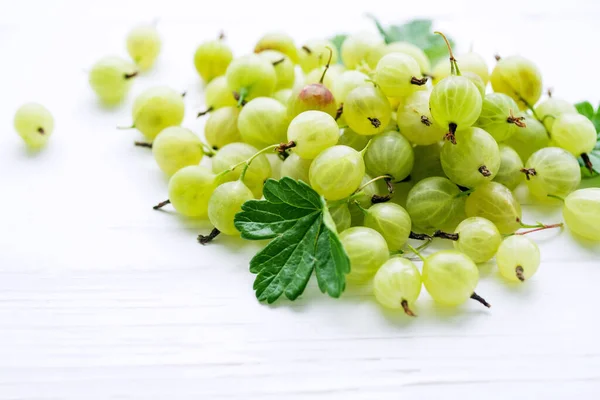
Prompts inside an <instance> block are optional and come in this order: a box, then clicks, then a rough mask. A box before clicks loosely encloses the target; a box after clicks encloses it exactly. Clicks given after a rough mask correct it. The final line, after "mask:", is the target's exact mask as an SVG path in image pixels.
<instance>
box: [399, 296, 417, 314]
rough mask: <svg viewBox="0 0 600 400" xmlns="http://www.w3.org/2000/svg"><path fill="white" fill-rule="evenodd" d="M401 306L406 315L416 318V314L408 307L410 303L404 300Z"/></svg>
mask: <svg viewBox="0 0 600 400" xmlns="http://www.w3.org/2000/svg"><path fill="white" fill-rule="evenodd" d="M400 305H401V306H402V309H403V310H404V312H405V313H406V315H409V316H411V317H416V314H415V313H414V312H412V310H411V309H410V307H409V306H408V301H406V300H404V299H402V301H401V302H400Z"/></svg>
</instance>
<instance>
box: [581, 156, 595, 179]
mask: <svg viewBox="0 0 600 400" xmlns="http://www.w3.org/2000/svg"><path fill="white" fill-rule="evenodd" d="M581 159H582V160H583V164H584V165H585V167H586V168H587V169H588V171H590V174H592V175H594V164H592V160H590V157H589V156H588V155H587V153H581Z"/></svg>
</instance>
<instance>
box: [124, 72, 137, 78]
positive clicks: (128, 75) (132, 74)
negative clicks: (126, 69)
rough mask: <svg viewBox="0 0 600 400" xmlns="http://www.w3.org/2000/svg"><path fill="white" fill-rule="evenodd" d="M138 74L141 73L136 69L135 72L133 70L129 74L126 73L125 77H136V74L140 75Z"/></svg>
mask: <svg viewBox="0 0 600 400" xmlns="http://www.w3.org/2000/svg"><path fill="white" fill-rule="evenodd" d="M138 74H139V72H138V71H134V72H131V73H129V74H124V75H123V78H125V79H131V78H135V77H136V76H138Z"/></svg>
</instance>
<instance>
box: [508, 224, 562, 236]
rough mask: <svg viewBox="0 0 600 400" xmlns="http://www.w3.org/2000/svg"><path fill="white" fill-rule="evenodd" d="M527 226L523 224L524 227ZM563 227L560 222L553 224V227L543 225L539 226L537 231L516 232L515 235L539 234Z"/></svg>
mask: <svg viewBox="0 0 600 400" xmlns="http://www.w3.org/2000/svg"><path fill="white" fill-rule="evenodd" d="M523 225H525V224H521V226H523ZM526 227H531V226H526ZM562 227H563V223H562V222H559V223H558V224H551V225H542V226H539V225H538V226H537V228H535V229H530V230H528V231H523V232H516V233H515V235H526V234H528V233H533V232H538V231H543V230H546V229H552V228H562Z"/></svg>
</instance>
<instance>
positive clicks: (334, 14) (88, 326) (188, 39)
mask: <svg viewBox="0 0 600 400" xmlns="http://www.w3.org/2000/svg"><path fill="white" fill-rule="evenodd" d="M366 11H369V12H372V13H374V14H376V15H378V16H380V17H381V19H382V20H383V21H384V22H402V21H403V20H406V19H410V18H413V17H416V16H430V17H433V18H435V20H436V26H437V27H438V28H440V29H442V30H443V31H445V32H447V33H449V34H450V35H452V36H453V37H454V38H455V39H456V41H457V43H459V49H458V52H460V51H461V50H463V51H466V50H468V48H469V47H470V46H473V48H474V49H475V50H476V51H478V52H480V53H481V54H483V55H484V56H485V57H486V59H487V60H489V62H490V65H493V57H492V56H493V54H494V53H496V52H498V53H500V54H504V55H508V54H513V53H521V54H523V55H526V56H527V57H529V58H531V59H532V60H534V61H535V62H536V63H537V64H538V65H539V66H540V68H541V70H542V72H543V75H544V79H545V85H546V86H552V87H554V88H555V95H557V96H561V97H564V98H566V99H568V100H570V101H573V102H575V101H580V100H583V99H589V100H592V101H593V103H595V104H597V102H598V100H600V80H598V64H599V63H598V61H599V58H598V43H599V39H598V38H599V37H600V28H599V27H598V26H599V22H598V21H599V18H600V6H598V2H596V1H568V2H567V1H565V2H558V1H535V2H534V1H531V2H525V1H502V2H483V1H452V2H450V1H447V2H443V1H439V2H432V1H429V2H403V1H394V2H383V1H368V2H364V1H363V2H349V1H344V2H338V1H335V2H334V1H304V2H287V1H273V2H266V1H256V0H254V1H244V2H242V1H239V2H237V1H224V0H223V1H216V2H215V1H204V0H202V1H200V0H197V1H180V0H170V1H155V0H147V1H135V2H134V1H113V0H104V1H98V2H89V1H67V0H62V1H49V0H47V1H41V0H40V1H33V0H28V1H25V0H20V1H12V0H1V1H0V54H1V60H2V62H1V67H0V68H1V70H2V73H1V74H0V399H3V400H4V399H6V400H7V399H47V400H50V399H73V400H80V399H86V400H96V399H145V400H150V399H157V400H159V399H160V400H163V399H165V400H166V399H236V398H240V399H306V398H309V397H310V398H311V399H337V398H340V399H397V398H403V397H404V396H407V397H406V398H414V399H421V398H426V399H427V398H436V399H439V398H449V399H454V398H461V399H466V398H478V399H507V398H510V399H533V398H536V399H565V398H579V399H597V398H599V397H600V339H599V338H600V324H599V323H598V315H599V311H598V305H597V303H598V301H597V298H598V297H597V293H598V285H599V283H600V261H599V256H600V248H599V246H597V245H596V246H594V245H592V244H584V243H580V242H577V241H575V240H574V239H573V238H571V236H570V234H569V232H568V231H563V232H559V231H556V232H544V233H540V234H537V235H536V236H534V239H536V240H537V241H538V243H539V245H540V247H541V250H542V259H543V263H542V266H541V268H540V271H539V273H538V274H537V275H536V276H535V277H534V278H533V279H532V280H531V281H529V282H526V283H525V284H524V285H507V284H506V283H505V282H503V281H502V280H501V279H499V278H498V276H497V272H496V270H495V267H493V266H492V265H489V266H483V267H482V268H481V282H480V286H479V288H478V292H479V293H480V294H482V295H483V296H484V297H486V299H488V300H489V301H490V303H492V305H493V307H492V308H491V309H490V310H487V309H485V308H483V307H482V306H480V305H479V304H477V303H475V302H469V303H468V304H466V305H464V306H463V307H461V308H459V309H456V310H447V309H443V308H439V307H437V306H435V305H434V304H433V303H432V302H431V300H430V298H429V297H428V296H427V294H426V293H425V292H424V293H423V295H422V296H421V299H420V300H419V301H418V304H417V306H416V311H417V312H418V314H419V317H418V318H415V319H409V318H407V317H405V316H404V315H400V314H399V313H393V312H384V311H382V310H381V309H380V308H379V307H378V306H377V304H375V302H374V300H373V298H372V297H371V296H370V295H369V293H370V292H369V290H368V288H353V289H349V290H348V291H347V293H346V294H345V296H344V298H343V299H341V300H338V301H336V300H332V299H329V298H327V297H325V296H322V295H320V294H319V293H318V289H316V288H315V287H314V286H311V287H310V288H309V289H308V290H307V293H305V295H304V296H302V298H301V299H300V300H298V301H296V302H294V303H290V302H286V301H281V302H279V304H277V305H274V306H266V305H261V304H259V303H257V301H256V300H255V297H254V293H253V291H252V281H253V278H254V277H253V275H251V274H250V273H249V272H248V267H247V266H248V261H249V259H250V258H251V256H252V255H253V254H254V253H255V252H256V250H257V249H258V248H259V247H258V245H257V244H256V243H248V242H243V241H241V240H240V239H232V238H226V237H220V238H219V239H218V240H217V241H215V242H214V243H213V244H211V245H210V246H206V247H202V246H200V245H199V244H197V243H196V240H195V237H196V235H197V234H198V233H200V232H207V231H208V230H209V228H210V227H209V226H208V225H207V224H206V223H198V222H189V221H185V220H183V219H181V218H180V217H179V216H178V215H177V214H176V213H174V212H156V211H153V210H152V209H151V206H152V205H154V204H155V203H157V202H158V201H161V200H163V199H165V198H166V183H167V179H166V178H165V177H164V176H163V175H162V174H161V173H160V171H159V170H158V168H157V167H156V165H155V163H154V160H153V159H152V157H151V155H150V154H149V152H148V151H147V150H146V149H142V148H135V147H133V146H132V142H133V140H135V139H138V138H140V136H139V134H138V133H136V132H134V131H118V130H116V129H115V126H117V125H127V124H128V123H129V122H130V121H131V120H130V116H129V108H130V104H131V100H132V98H133V97H134V96H135V95H136V94H137V93H140V92H141V91H142V90H143V89H144V88H146V87H150V86H152V85H155V84H167V85H170V86H172V87H174V88H177V89H179V90H182V91H183V90H187V91H188V93H189V95H188V96H187V97H186V106H187V111H188V112H187V117H186V121H185V124H186V125H187V126H188V127H190V128H192V129H194V130H196V131H197V132H201V131H202V129H201V127H202V123H203V121H201V120H199V121H196V120H195V118H194V113H195V111H197V110H199V109H202V108H203V103H202V88H201V85H200V83H199V79H198V77H197V75H196V74H195V71H194V69H193V64H192V56H193V52H194V50H195V47H196V45H197V44H198V43H200V42H201V41H203V40H207V39H209V38H213V37H215V36H216V35H217V34H218V32H219V31H220V30H224V31H225V32H226V34H227V36H228V39H229V42H230V44H231V45H232V47H233V48H234V49H235V51H236V54H243V53H244V52H248V51H250V49H251V48H252V46H253V43H254V42H255V41H256V40H257V38H258V37H259V36H260V35H261V34H262V33H264V32H266V31H267V30H286V31H287V32H289V33H291V34H292V35H294V37H295V38H297V40H298V42H299V43H300V42H302V41H304V40H307V39H310V38H314V37H329V36H331V35H333V34H335V33H338V32H352V31H356V30H362V29H372V28H371V24H370V22H369V21H368V20H366V19H365V18H364V17H363V14H364V13H365V12H366ZM156 17H158V18H160V22H159V25H158V26H159V29H160V31H161V33H162V36H163V38H164V46H163V52H162V54H161V58H160V61H159V63H158V65H157V68H156V69H155V70H154V71H153V72H151V73H150V74H148V75H146V76H143V77H140V78H139V79H138V80H137V81H136V83H135V84H134V87H133V89H132V93H131V96H129V99H128V101H127V103H126V104H123V106H122V107H120V108H117V109H104V108H102V107H101V106H99V104H98V103H97V101H96V99H95V98H94V96H93V93H91V90H90V89H89V87H88V85H87V75H86V70H88V69H89V67H90V65H91V64H92V63H93V62H94V61H95V60H97V59H98V58H100V57H101V56H104V55H106V54H119V55H125V51H124V37H125V35H126V33H127V30H128V29H129V28H130V27H131V26H133V25H134V24H135V23H137V22H144V21H150V20H152V19H154V18H156ZM32 100H34V101H38V102H41V103H43V104H46V105H47V106H48V108H49V109H50V110H51V111H52V113H53V114H54V116H55V119H56V129H55V133H54V135H53V137H52V139H51V141H50V143H49V146H48V147H47V148H46V149H45V150H44V151H43V152H41V153H39V154H30V153H28V152H27V151H26V150H25V149H24V146H23V144H22V143H21V141H20V138H19V137H18V136H17V135H16V134H15V133H14V131H13V128H12V116H13V114H14V111H15V110H16V108H17V107H18V106H19V105H20V104H21V103H23V102H26V101H32ZM596 185H598V182H596ZM537 210H538V211H533V209H532V208H531V207H526V208H525V217H526V219H527V220H530V221H534V220H537V219H542V220H543V221H545V222H556V221H559V220H560V219H561V216H560V210H558V209H539V208H538V209H537ZM408 396H410V397H408Z"/></svg>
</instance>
